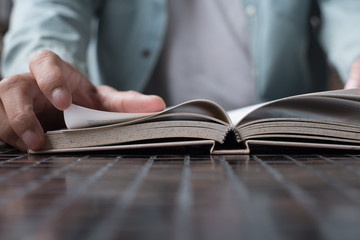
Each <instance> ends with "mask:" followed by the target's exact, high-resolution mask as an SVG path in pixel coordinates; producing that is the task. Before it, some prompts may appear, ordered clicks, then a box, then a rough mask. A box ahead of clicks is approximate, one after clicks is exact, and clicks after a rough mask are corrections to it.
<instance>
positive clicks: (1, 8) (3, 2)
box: [0, 0, 343, 89]
mask: <svg viewBox="0 0 360 240" xmlns="http://www.w3.org/2000/svg"><path fill="white" fill-rule="evenodd" d="M11 5H12V0H0V57H1V52H2V38H3V36H4V34H5V33H6V31H7V29H8V24H9V16H10V11H11ZM0 76H1V69H0ZM342 87H343V83H342V82H341V80H340V78H339V76H338V74H337V73H336V71H335V70H334V69H332V68H330V71H329V84H328V88H329V89H339V88H342Z"/></svg>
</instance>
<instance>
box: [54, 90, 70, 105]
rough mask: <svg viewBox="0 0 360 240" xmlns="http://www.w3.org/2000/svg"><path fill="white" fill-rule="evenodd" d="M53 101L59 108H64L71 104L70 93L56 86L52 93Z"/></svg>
mask: <svg viewBox="0 0 360 240" xmlns="http://www.w3.org/2000/svg"><path fill="white" fill-rule="evenodd" d="M51 98H52V102H53V104H54V105H55V107H57V108H58V109H61V110H64V109H66V108H67V107H68V106H69V100H70V99H69V94H68V93H67V92H66V91H65V90H64V89H62V88H56V89H55V90H54V91H53V92H52V94H51Z"/></svg>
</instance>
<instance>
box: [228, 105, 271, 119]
mask: <svg viewBox="0 0 360 240" xmlns="http://www.w3.org/2000/svg"><path fill="white" fill-rule="evenodd" d="M264 104H266V103H259V104H254V105H250V106H246V107H242V108H238V109H233V110H230V111H228V115H229V117H230V119H231V121H232V122H233V123H236V122H239V121H241V120H242V119H243V118H244V117H246V115H248V114H249V113H250V112H252V111H254V110H255V109H258V108H259V107H261V106H263V105H264Z"/></svg>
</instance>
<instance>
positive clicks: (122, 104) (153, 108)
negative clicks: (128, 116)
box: [97, 86, 165, 112]
mask: <svg viewBox="0 0 360 240" xmlns="http://www.w3.org/2000/svg"><path fill="white" fill-rule="evenodd" d="M97 93H98V95H99V96H100V101H101V103H102V105H103V107H104V109H105V110H107V111H116V112H159V111H162V110H164V108H165V103H164V101H163V100H162V98H160V97H158V96H155V95H144V94H141V93H138V92H135V91H126V92H120V91H117V90H115V89H114V88H112V87H109V86H100V87H98V91H97Z"/></svg>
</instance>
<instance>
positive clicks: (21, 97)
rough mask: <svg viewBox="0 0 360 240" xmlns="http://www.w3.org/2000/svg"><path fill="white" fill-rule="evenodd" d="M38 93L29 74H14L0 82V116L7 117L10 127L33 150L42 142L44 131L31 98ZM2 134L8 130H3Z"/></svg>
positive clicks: (19, 143) (18, 143) (39, 146)
mask: <svg viewBox="0 0 360 240" xmlns="http://www.w3.org/2000/svg"><path fill="white" fill-rule="evenodd" d="M38 94H41V93H40V90H39V89H38V88H37V85H36V84H35V81H34V79H33V78H32V75H31V74H23V75H15V76H12V77H9V78H6V79H3V80H2V81H1V82H0V96H1V102H2V106H3V109H4V110H3V111H4V113H5V114H4V115H2V116H1V118H7V121H8V125H9V126H10V127H11V129H12V130H13V131H14V132H15V133H16V135H17V136H18V137H19V138H20V139H21V141H22V142H23V143H24V144H25V145H26V146H27V147H28V148H30V149H33V150H37V149H40V148H41V146H42V145H43V143H44V133H43V130H42V127H41V125H40V122H39V120H38V119H37V117H36V115H35V113H34V110H33V99H34V97H35V96H36V95H38ZM8 131H9V130H8ZM4 134H5V135H6V134H9V132H6V131H5V133H4ZM10 134H11V133H10ZM4 138H7V136H4ZM11 138H13V137H11ZM8 141H13V140H8ZM16 144H17V145H21V144H22V143H21V142H17V143H16Z"/></svg>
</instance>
